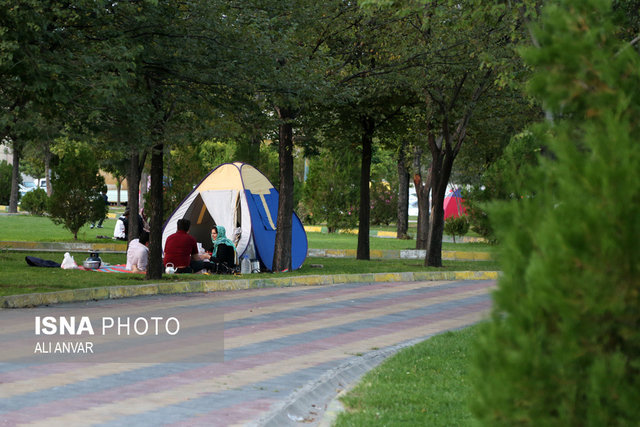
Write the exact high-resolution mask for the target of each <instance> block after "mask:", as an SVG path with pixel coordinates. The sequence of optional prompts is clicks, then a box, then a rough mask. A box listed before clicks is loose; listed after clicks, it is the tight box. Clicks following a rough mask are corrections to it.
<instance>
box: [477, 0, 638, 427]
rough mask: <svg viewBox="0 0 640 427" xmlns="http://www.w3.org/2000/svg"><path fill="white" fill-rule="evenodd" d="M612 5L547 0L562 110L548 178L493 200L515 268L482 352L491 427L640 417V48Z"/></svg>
mask: <svg viewBox="0 0 640 427" xmlns="http://www.w3.org/2000/svg"><path fill="white" fill-rule="evenodd" d="M610 8H611V3H610V2H606V1H602V0H565V1H562V2H557V3H554V4H549V5H547V6H546V7H545V9H544V19H543V25H544V31H535V35H536V37H538V41H539V43H540V47H539V48H536V49H531V50H527V51H525V54H526V56H525V58H526V59H527V60H528V61H529V63H530V64H531V65H533V66H534V67H537V68H538V69H539V70H540V71H539V72H538V73H536V74H535V75H534V78H533V79H532V81H531V82H530V85H529V87H530V88H531V90H532V91H533V93H534V94H535V95H537V96H539V97H540V98H541V99H543V100H544V101H545V105H546V106H547V107H548V108H549V109H550V112H551V113H553V114H556V119H555V121H554V123H553V124H550V129H549V131H548V132H547V133H546V138H545V139H544V140H541V142H542V143H543V145H544V146H546V147H547V148H548V149H549V152H550V153H552V155H548V156H541V157H540V159H539V161H540V164H539V167H537V168H536V169H535V172H536V173H537V177H536V179H534V180H532V179H527V180H522V179H520V180H518V179H514V184H516V186H515V187H513V191H514V194H522V197H514V198H513V199H512V200H511V201H509V202H503V203H501V204H497V205H495V206H494V207H492V208H491V209H490V214H491V216H492V220H493V222H492V223H493V225H494V226H495V227H496V232H497V233H498V236H499V239H500V241H501V249H502V254H501V258H500V260H501V264H502V269H503V272H504V274H503V276H502V277H501V279H500V280H499V284H498V290H497V291H496V292H494V294H493V295H494V309H493V313H492V315H491V321H490V322H488V323H487V324H486V326H485V328H484V330H483V332H482V334H481V337H480V339H479V342H478V346H477V352H476V361H475V367H476V368H475V374H474V375H475V380H474V385H475V393H474V398H473V410H474V413H475V415H476V416H477V417H478V419H479V420H480V421H481V422H482V423H483V424H485V425H490V426H495V425H532V426H605V425H637V423H638V420H640V405H638V402H640V245H638V236H640V221H638V218H640V145H639V144H638V140H639V139H640V128H639V124H638V120H637V118H638V117H639V116H640V98H638V97H637V96H630V94H637V93H639V92H640V74H639V73H637V70H638V69H640V55H638V52H637V50H636V49H635V48H633V47H631V46H629V45H627V44H625V43H624V42H620V40H619V38H618V35H619V34H621V32H620V28H618V27H615V26H614V25H613V21H612V19H611V9H610ZM585 82H588V83H585ZM560 113H562V114H561V115H560Z"/></svg>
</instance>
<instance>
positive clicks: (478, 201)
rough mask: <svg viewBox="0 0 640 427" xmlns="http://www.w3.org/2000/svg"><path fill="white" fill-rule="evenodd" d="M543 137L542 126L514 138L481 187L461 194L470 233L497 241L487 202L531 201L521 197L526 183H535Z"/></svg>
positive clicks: (485, 175)
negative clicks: (518, 199)
mask: <svg viewBox="0 0 640 427" xmlns="http://www.w3.org/2000/svg"><path fill="white" fill-rule="evenodd" d="M543 134H544V129H543V126H538V127H536V126H532V127H531V128H530V129H528V130H526V131H524V132H521V133H519V134H517V135H515V136H513V137H512V138H511V141H510V142H509V145H508V146H507V148H506V149H505V151H504V153H503V154H502V156H501V157H500V158H499V159H498V160H497V161H495V162H494V163H493V164H492V165H491V166H490V167H489V168H488V169H487V171H486V172H485V173H484V174H483V175H482V179H481V182H480V185H476V186H474V187H472V188H471V189H470V190H465V191H464V199H465V206H466V208H467V214H468V217H469V222H470V225H471V229H472V230H473V231H475V232H476V233H478V234H479V235H481V236H482V237H484V238H486V239H488V240H489V241H495V240H496V236H495V232H494V229H493V227H492V225H491V222H490V220H489V215H488V214H487V209H488V207H489V205H490V202H491V201H495V200H511V199H517V198H522V197H530V196H531V195H532V194H533V192H530V193H527V194H523V189H524V188H525V187H524V184H525V183H531V182H536V179H537V178H536V173H535V169H534V168H535V166H537V165H538V154H539V153H540V151H541V149H540V139H541V138H542V137H543V136H544V135H543ZM538 179H539V178H538Z"/></svg>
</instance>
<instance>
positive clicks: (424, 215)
mask: <svg viewBox="0 0 640 427" xmlns="http://www.w3.org/2000/svg"><path fill="white" fill-rule="evenodd" d="M422 154H423V153H422V148H420V147H416V148H415V151H414V158H413V169H414V175H413V185H414V186H415V188H416V197H417V198H418V224H417V231H416V249H427V238H428V235H429V192H430V190H431V176H432V167H431V166H430V167H429V171H428V173H427V178H426V179H423V177H422Z"/></svg>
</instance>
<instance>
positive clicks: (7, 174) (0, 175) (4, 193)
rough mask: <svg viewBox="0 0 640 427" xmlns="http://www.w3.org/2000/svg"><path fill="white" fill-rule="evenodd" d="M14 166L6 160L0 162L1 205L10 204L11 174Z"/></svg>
mask: <svg viewBox="0 0 640 427" xmlns="http://www.w3.org/2000/svg"><path fill="white" fill-rule="evenodd" d="M12 173H13V167H12V166H11V165H10V164H9V163H7V162H6V161H5V160H3V161H2V162H0V205H8V204H9V199H10V198H11V175H12Z"/></svg>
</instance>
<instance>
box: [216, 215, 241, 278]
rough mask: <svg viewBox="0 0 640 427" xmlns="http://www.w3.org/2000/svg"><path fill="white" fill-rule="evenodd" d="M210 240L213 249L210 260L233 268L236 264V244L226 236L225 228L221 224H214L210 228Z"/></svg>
mask: <svg viewBox="0 0 640 427" xmlns="http://www.w3.org/2000/svg"><path fill="white" fill-rule="evenodd" d="M211 241H212V242H213V251H212V253H211V258H210V261H211V262H212V263H218V264H224V265H226V266H227V267H228V268H230V269H233V268H234V267H235V266H236V264H237V253H236V246H235V245H234V244H233V242H232V241H231V239H229V238H227V234H226V230H225V228H224V227H223V226H222V225H216V226H214V227H213V228H212V229H211Z"/></svg>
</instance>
